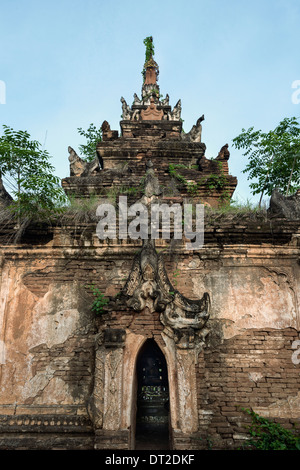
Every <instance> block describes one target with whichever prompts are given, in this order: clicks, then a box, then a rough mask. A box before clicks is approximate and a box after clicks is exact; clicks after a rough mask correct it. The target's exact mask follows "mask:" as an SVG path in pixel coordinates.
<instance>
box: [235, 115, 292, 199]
mask: <svg viewBox="0 0 300 470" xmlns="http://www.w3.org/2000/svg"><path fill="white" fill-rule="evenodd" d="M233 145H234V146H235V147H236V148H237V149H244V150H245V152H244V154H243V155H244V156H247V157H248V164H247V165H246V167H245V169H244V170H243V173H248V180H250V181H251V183H250V185H249V186H250V188H251V189H252V194H253V195H254V194H259V193H261V194H263V193H265V194H267V195H268V196H270V195H271V194H272V191H273V189H275V188H277V189H279V190H281V191H282V192H284V193H286V194H291V193H293V192H295V190H297V189H298V188H299V186H300V126H299V122H298V120H297V118H296V117H292V118H285V119H283V120H282V121H281V122H280V123H279V125H278V126H277V127H276V128H275V129H274V130H271V131H269V132H262V131H261V130H254V127H250V128H249V129H248V130H247V131H246V130H245V129H242V133H241V134H240V135H238V136H237V137H235V138H234V139H233Z"/></svg>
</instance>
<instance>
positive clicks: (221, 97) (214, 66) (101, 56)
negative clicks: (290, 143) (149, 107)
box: [0, 0, 300, 202]
mask: <svg viewBox="0 0 300 470" xmlns="http://www.w3.org/2000/svg"><path fill="white" fill-rule="evenodd" d="M0 22H1V23H0V24H1V26H0V44H1V48H0V81H2V82H4V83H5V86H6V90H5V91H6V102H5V104H0V125H1V127H2V124H6V125H8V126H11V127H13V128H14V129H16V130H19V129H22V130H27V131H28V132H29V133H30V134H31V136H32V138H33V139H36V140H39V141H40V142H41V143H42V144H44V143H45V147H46V149H47V150H48V152H49V153H50V154H51V155H52V156H53V159H52V163H53V164H54V166H55V168H56V174H57V175H58V176H59V177H61V178H64V177H66V176H69V162H68V150H67V149H68V146H69V145H70V146H72V147H73V148H74V149H75V150H77V151H78V146H79V145H80V144H81V143H85V142H84V138H83V137H81V136H80V135H79V133H78V131H77V128H78V127H82V128H84V129H87V127H88V126H89V124H90V123H94V124H96V125H97V126H99V127H100V125H101V124H102V122H103V121H104V120H107V121H108V122H109V123H110V125H111V128H112V129H117V130H119V129H120V127H119V121H120V116H121V103H120V98H121V96H123V97H124V98H125V99H126V101H127V102H128V104H131V103H132V101H133V94H134V93H137V94H138V95H140V92H141V86H142V75H141V71H142V68H143V63H144V58H145V46H144V44H143V39H144V38H145V37H146V36H150V35H152V36H153V38H154V45H155V59H156V61H157V63H158V65H159V68H160V74H159V82H158V83H159V86H160V91H161V93H162V94H163V95H165V94H166V93H168V94H169V96H170V104H171V105H172V106H174V105H175V104H176V102H177V101H178V99H179V98H180V99H181V102H182V118H183V119H184V129H185V131H189V130H190V128H191V127H192V125H193V124H194V123H195V122H196V120H197V119H198V118H199V117H200V116H201V115H202V114H204V115H205V121H204V122H203V123H202V124H203V133H202V140H203V142H204V143H205V144H206V147H207V150H206V156H207V157H209V158H211V157H215V156H217V154H218V152H219V150H220V148H221V147H222V146H223V145H224V144H225V143H228V144H229V147H230V152H231V156H230V160H229V169H230V173H231V174H232V175H234V176H237V177H238V180H239V184H238V187H237V190H236V193H235V197H236V198H238V199H240V200H246V199H250V200H251V201H252V202H255V200H256V199H255V198H253V197H252V196H251V194H250V192H249V188H248V183H247V179H246V175H243V174H242V173H241V171H242V170H243V168H244V167H245V165H246V159H245V157H243V156H242V153H241V151H237V150H235V149H234V148H233V147H232V139H233V138H234V137H236V136H237V135H238V134H239V133H240V132H241V130H242V128H246V129H248V128H249V127H251V126H254V127H255V128H256V129H262V130H264V131H268V130H270V129H273V128H274V127H275V126H276V125H277V124H278V123H279V121H280V120H281V119H283V118H284V117H291V116H299V115H300V104H294V103H293V102H292V94H293V93H294V92H295V90H293V89H292V83H293V82H294V81H295V80H300V65H299V52H300V51H299V48H300V27H299V25H300V1H299V0H260V1H258V0H252V1H251V2H249V1H246V0H228V1H225V0H205V1H203V0H197V1H196V0H186V1H185V2H183V1H179V0H160V1H158V0H151V2H143V1H137V0H127V1H124V0H110V1H107V0H106V1H102V0H84V1H83V0H72V1H70V0H60V1H58V0H52V1H51V2H49V1H42V0H39V1H36V0H26V1H25V0H2V1H1V9H0Z"/></svg>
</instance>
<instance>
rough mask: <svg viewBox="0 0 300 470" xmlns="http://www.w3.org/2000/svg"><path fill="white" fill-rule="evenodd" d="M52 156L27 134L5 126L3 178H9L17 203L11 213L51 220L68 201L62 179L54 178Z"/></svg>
mask: <svg viewBox="0 0 300 470" xmlns="http://www.w3.org/2000/svg"><path fill="white" fill-rule="evenodd" d="M49 160H50V156H49V154H48V152H47V151H46V150H43V149H42V146H41V144H40V143H39V142H38V141H36V140H32V139H31V137H30V134H29V133H28V132H27V131H22V130H21V131H15V130H14V129H12V128H11V127H9V126H6V125H3V135H2V136H1V137H0V176H1V177H6V178H9V180H10V181H11V184H12V190H11V192H12V194H11V196H12V197H13V199H14V201H13V202H12V204H11V205H10V209H11V210H12V212H13V213H15V214H16V215H17V216H18V219H19V221H20V220H21V219H22V218H24V217H27V218H28V217H29V218H30V219H35V218H38V219H39V220H40V219H41V218H43V217H48V216H49V215H50V213H53V212H54V211H57V210H59V207H61V206H62V205H63V204H64V203H65V201H66V197H65V193H64V192H63V190H62V188H61V186H60V179H59V178H58V177H57V176H54V174H53V172H54V167H53V165H52V164H51V163H50V161H49Z"/></svg>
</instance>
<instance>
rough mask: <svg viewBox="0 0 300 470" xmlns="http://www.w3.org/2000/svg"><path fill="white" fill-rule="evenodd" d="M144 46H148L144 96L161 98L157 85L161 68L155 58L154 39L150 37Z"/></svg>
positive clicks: (144, 72) (143, 88)
mask: <svg viewBox="0 0 300 470" xmlns="http://www.w3.org/2000/svg"><path fill="white" fill-rule="evenodd" d="M144 44H145V46H146V53H145V63H144V68H143V72H142V74H143V77H144V82H143V87H142V96H143V97H145V96H147V95H149V93H150V95H151V94H154V95H156V96H157V98H158V97H159V86H158V84H157V80H158V74H159V67H158V65H157V63H156V62H155V60H154V58H153V56H154V44H153V37H152V36H149V37H147V38H145V39H144Z"/></svg>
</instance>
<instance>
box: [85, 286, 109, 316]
mask: <svg viewBox="0 0 300 470" xmlns="http://www.w3.org/2000/svg"><path fill="white" fill-rule="evenodd" d="M87 287H88V288H89V289H90V290H91V292H92V294H93V295H94V296H95V297H96V298H95V300H94V302H93V303H92V306H91V310H92V311H93V312H95V314H96V315H101V314H102V313H103V312H104V307H105V305H107V304H108V302H109V299H108V298H107V297H105V295H104V294H103V293H102V292H101V291H100V289H98V287H95V286H94V284H91V285H89V286H87Z"/></svg>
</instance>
